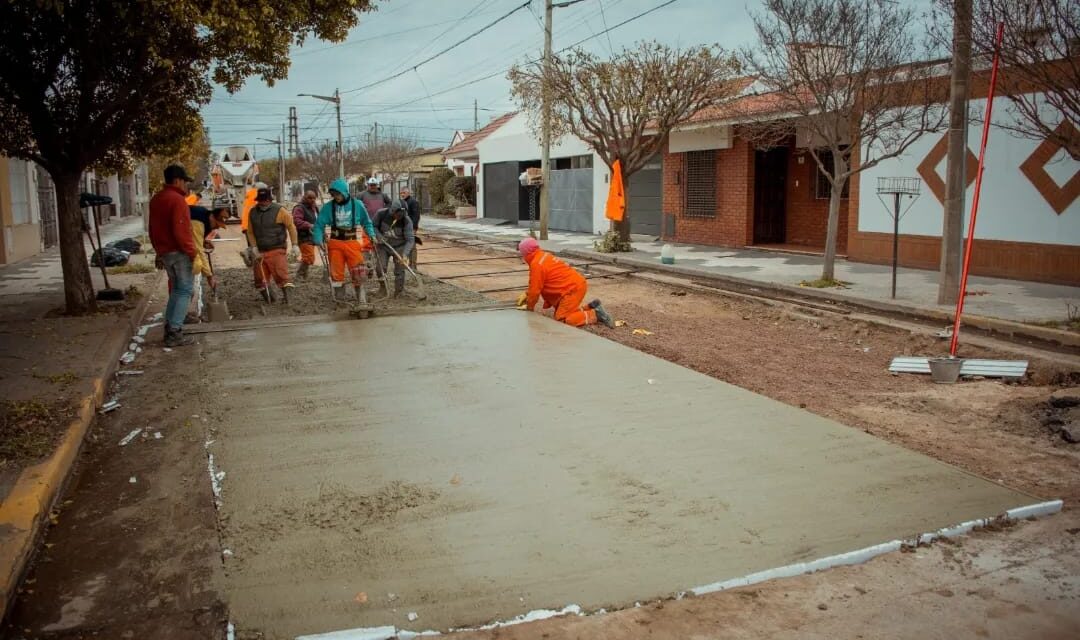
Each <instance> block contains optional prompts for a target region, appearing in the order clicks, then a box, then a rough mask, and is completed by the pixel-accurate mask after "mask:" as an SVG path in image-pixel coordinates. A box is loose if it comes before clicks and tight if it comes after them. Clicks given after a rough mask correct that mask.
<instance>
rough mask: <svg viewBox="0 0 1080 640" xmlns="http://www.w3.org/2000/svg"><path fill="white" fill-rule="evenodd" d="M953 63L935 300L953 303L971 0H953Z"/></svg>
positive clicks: (956, 285) (961, 203)
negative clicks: (943, 202) (936, 298)
mask: <svg viewBox="0 0 1080 640" xmlns="http://www.w3.org/2000/svg"><path fill="white" fill-rule="evenodd" d="M952 53H953V63H952V78H951V81H950V85H949V133H948V135H949V152H948V156H946V158H947V159H946V168H945V215H944V221H943V223H942V228H941V270H940V273H939V274H938V304H956V298H957V296H958V295H959V292H960V258H961V248H962V245H963V239H964V202H965V198H964V194H965V192H966V191H967V154H968V147H967V107H968V91H969V87H970V85H971V0H953V52H952Z"/></svg>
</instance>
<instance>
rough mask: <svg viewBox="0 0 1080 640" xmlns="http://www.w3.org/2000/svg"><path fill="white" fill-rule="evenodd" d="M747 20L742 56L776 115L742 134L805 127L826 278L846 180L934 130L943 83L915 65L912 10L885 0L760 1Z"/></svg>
mask: <svg viewBox="0 0 1080 640" xmlns="http://www.w3.org/2000/svg"><path fill="white" fill-rule="evenodd" d="M753 20H754V27H755V30H756V31H757V35H758V40H759V42H758V44H757V46H756V47H755V48H752V49H747V50H746V51H744V53H743V59H744V61H745V63H746V65H747V67H748V70H749V71H750V72H751V73H753V74H755V75H756V76H757V77H758V80H759V81H760V82H761V83H762V84H764V85H765V86H767V87H770V88H771V89H772V90H773V91H774V93H773V94H772V99H773V100H774V105H775V109H774V110H773V111H774V113H776V114H782V117H780V118H779V119H777V120H774V121H770V122H766V123H760V124H755V125H752V126H749V127H748V128H747V131H746V133H747V135H748V136H749V137H750V138H751V139H752V140H754V141H755V143H756V144H757V145H758V146H771V145H773V144H776V143H777V142H779V141H782V140H786V139H787V138H788V137H790V136H793V135H795V134H796V132H797V131H799V130H802V131H803V132H804V133H806V134H808V136H809V138H810V144H809V145H808V147H809V152H810V156H811V157H812V158H813V159H814V162H815V164H816V165H817V167H818V168H819V169H820V170H821V172H822V173H823V174H824V175H825V176H826V178H827V179H828V181H829V185H830V187H831V191H832V193H831V195H830V197H829V218H828V228H827V233H826V239H825V263H824V266H823V268H822V273H821V277H822V280H824V281H832V280H834V279H835V278H834V275H835V270H834V266H835V261H836V241H837V233H838V230H839V221H840V201H841V199H842V197H843V191H844V187H845V185H846V184H847V182H848V179H849V178H851V176H853V175H855V174H857V173H858V172H860V171H863V170H865V169H868V168H870V167H873V166H875V165H877V164H878V163H880V162H881V161H883V160H886V159H888V158H894V157H896V156H898V155H900V154H902V153H903V152H904V151H905V150H906V149H907V148H908V147H909V146H911V145H912V144H913V143H914V142H915V141H916V140H918V139H919V137H920V136H922V135H923V134H924V133H927V132H931V131H939V130H941V129H942V127H943V125H944V122H945V114H946V110H945V109H944V108H943V106H942V105H941V104H939V103H941V102H943V101H944V100H945V99H946V97H947V83H944V82H942V81H936V82H935V79H934V77H933V76H934V75H935V73H940V72H939V71H937V70H936V68H935V67H934V66H933V65H930V64H926V63H922V64H919V63H916V59H915V57H914V56H916V55H917V54H918V51H919V50H920V47H919V46H917V42H916V41H915V38H914V37H913V36H912V35H911V30H910V28H911V25H912V24H913V23H914V22H915V14H914V12H913V11H912V10H911V9H909V8H907V7H905V6H901V5H899V4H898V3H895V2H892V1H890V0H765V11H764V12H763V13H759V14H756V15H754V17H753ZM856 153H857V155H855V157H854V158H853V157H852V154H856Z"/></svg>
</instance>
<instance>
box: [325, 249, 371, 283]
mask: <svg viewBox="0 0 1080 640" xmlns="http://www.w3.org/2000/svg"><path fill="white" fill-rule="evenodd" d="M326 252H327V253H328V254H330V280H332V281H333V283H334V284H337V285H339V286H340V284H341V283H343V282H345V269H346V267H347V268H348V269H349V275H350V276H351V277H352V282H353V284H354V285H356V284H360V283H361V282H363V281H364V278H365V277H366V276H367V269H366V268H365V267H364V253H363V245H361V244H360V243H359V242H358V241H356V240H334V239H333V238H331V239H330V240H329V241H328V242H327V243H326Z"/></svg>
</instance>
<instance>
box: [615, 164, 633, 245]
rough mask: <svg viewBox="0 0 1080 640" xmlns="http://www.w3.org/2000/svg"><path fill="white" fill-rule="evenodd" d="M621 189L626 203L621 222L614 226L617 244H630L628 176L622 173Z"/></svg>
mask: <svg viewBox="0 0 1080 640" xmlns="http://www.w3.org/2000/svg"><path fill="white" fill-rule="evenodd" d="M622 188H623V196H624V200H625V202H626V208H625V209H623V218H622V222H620V223H618V224H617V225H616V229H617V230H618V232H619V242H626V243H629V242H630V176H628V175H626V172H625V171H624V172H623V176H622Z"/></svg>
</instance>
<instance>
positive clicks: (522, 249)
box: [518, 238, 540, 258]
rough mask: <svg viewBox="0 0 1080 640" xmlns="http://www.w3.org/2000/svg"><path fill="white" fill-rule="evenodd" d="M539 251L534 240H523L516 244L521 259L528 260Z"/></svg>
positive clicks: (537, 244) (537, 243)
mask: <svg viewBox="0 0 1080 640" xmlns="http://www.w3.org/2000/svg"><path fill="white" fill-rule="evenodd" d="M539 249H540V243H539V242H537V241H536V238H525V239H524V240H522V241H521V242H519V243H518V253H520V254H521V257H522V258H528V257H529V256H530V255H532V254H533V253H535V252H536V251H538V250H539Z"/></svg>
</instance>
